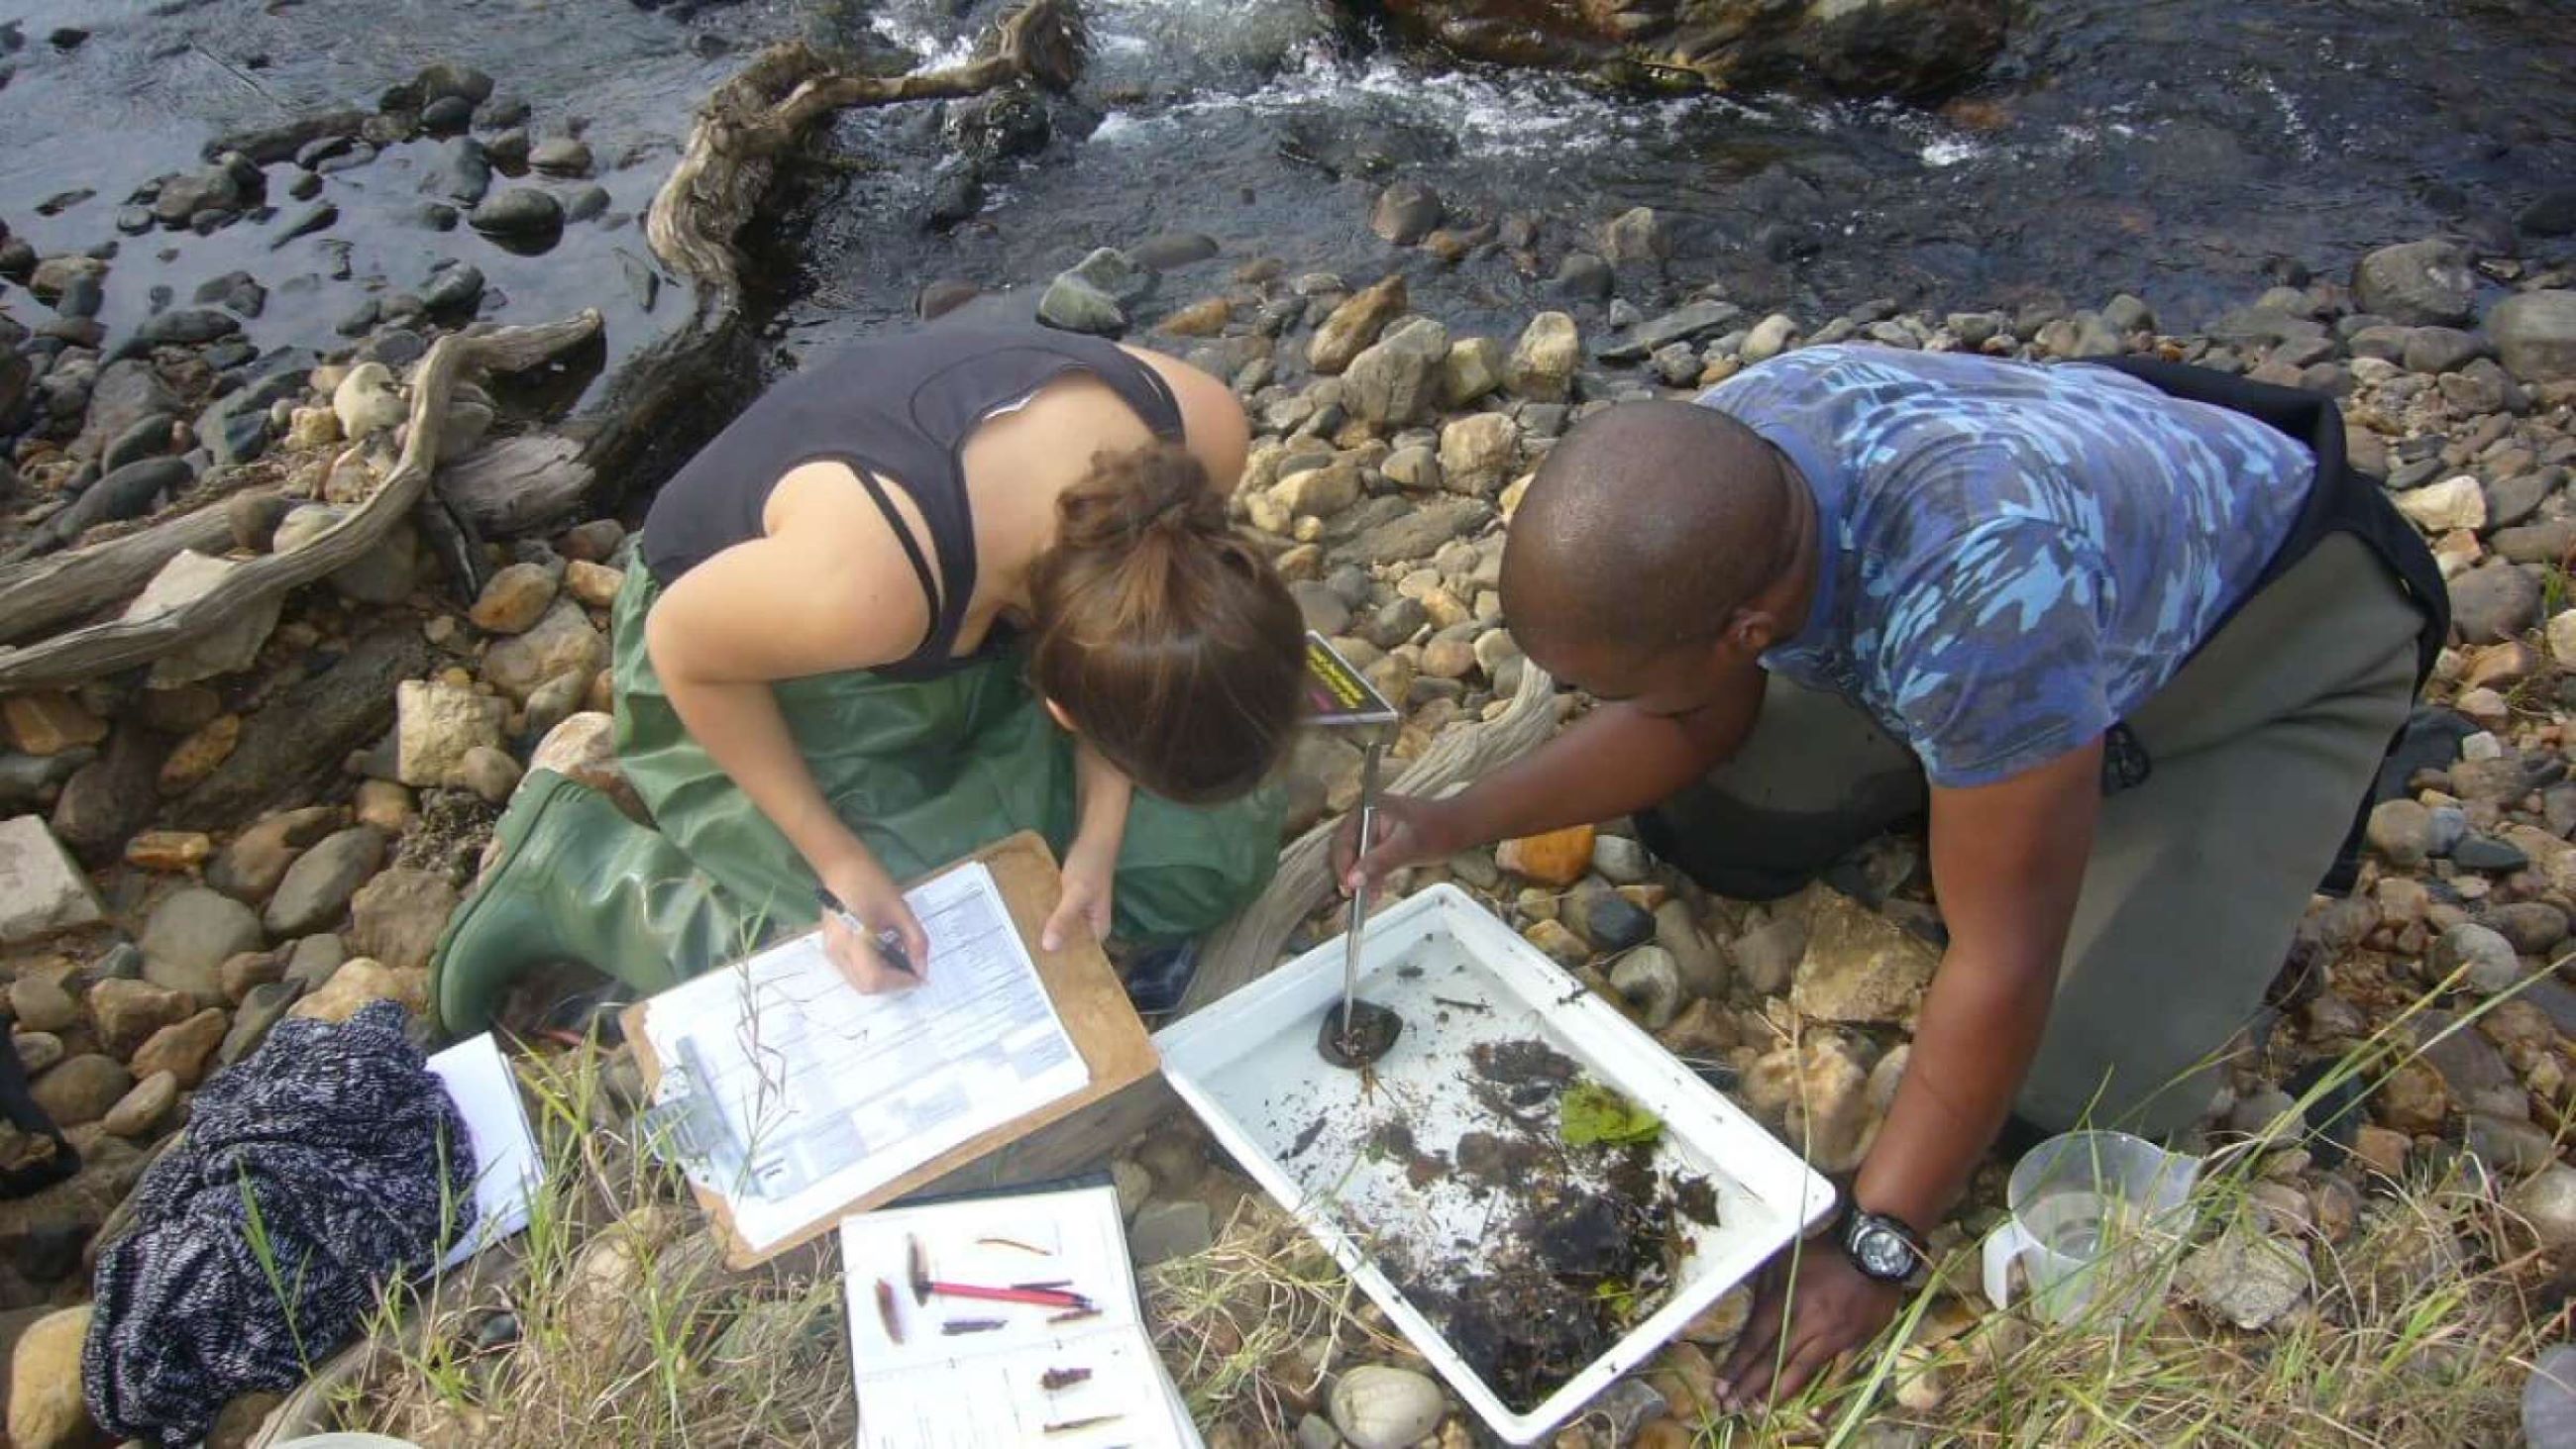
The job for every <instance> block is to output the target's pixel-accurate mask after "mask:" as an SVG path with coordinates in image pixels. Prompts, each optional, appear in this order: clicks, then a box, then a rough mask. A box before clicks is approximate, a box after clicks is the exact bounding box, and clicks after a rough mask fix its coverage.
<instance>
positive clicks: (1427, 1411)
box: [1330, 1364, 1449, 1449]
mask: <svg viewBox="0 0 2576 1449" xmlns="http://www.w3.org/2000/svg"><path fill="white" fill-rule="evenodd" d="M1330 1402H1331V1409H1332V1416H1333V1427H1334V1428H1336V1429H1339V1430H1340V1431H1341V1433H1342V1438H1343V1439H1344V1440H1346V1441H1348V1442H1349V1443H1350V1444H1351V1445H1353V1446H1354V1449H1411V1446H1412V1445H1414V1444H1415V1443H1417V1442H1419V1441H1421V1440H1423V1439H1425V1438H1428V1437H1429V1436H1430V1435H1431V1434H1432V1432H1433V1431H1435V1430H1437V1429H1438V1428H1439V1427H1440V1420H1441V1419H1442V1418H1443V1417H1445V1416H1446V1415H1447V1414H1448V1412H1449V1400H1448V1398H1447V1396H1445V1395H1443V1394H1442V1393H1441V1392H1440V1386H1439V1385H1438V1384H1435V1383H1433V1382H1432V1381H1431V1380H1430V1379H1428V1378H1425V1377H1424V1376H1422V1375H1421V1374H1418V1373H1415V1372H1414V1371H1413V1370H1411V1369H1407V1368H1396V1367H1393V1366H1391V1365H1387V1364H1361V1365H1360V1366H1358V1367H1357V1368H1353V1369H1349V1370H1346V1371H1345V1372H1344V1373H1343V1374H1342V1376H1341V1377H1340V1378H1339V1379H1336V1380H1335V1381H1334V1383H1333V1392H1332V1397H1331V1400H1330Z"/></svg>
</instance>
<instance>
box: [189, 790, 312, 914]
mask: <svg viewBox="0 0 2576 1449" xmlns="http://www.w3.org/2000/svg"><path fill="white" fill-rule="evenodd" d="M340 820H341V815H340V812H339V811H337V810H335V809H332V808H331V807H329V806H325V805H315V806H308V807H306V808H304V809H301V810H289V811H286V812H284V813H282V814H277V815H271V816H268V817H266V818H265V819H262V820H260V821H259V822H258V823H256V824H254V825H252V826H251V827H250V828H249V829H248V830H245V831H243V832H242V833H241V834H240V836H238V837H237V838H235V839H234V841H233V843H232V844H230V845H227V846H225V847H224V848H223V850H221V851H220V852H218V853H217V854H216V856H215V858H214V860H213V862H212V863H210V864H209V865H208V866H207V867H206V884H208V885H210V886H213V887H214V888H215V889H216V890H219V891H222V892H223V893H224V894H225V895H228V896H231V897H232V898H233V899H235V900H238V901H244V902H247V903H249V904H251V905H258V904H260V903H262V902H264V901H266V900H267V899H268V898H269V896H270V894H271V893H273V892H274V891H276V889H277V883H278V882H279V881H282V880H284V879H285V878H286V872H287V868H288V867H289V866H291V865H293V864H294V863H295V859H296V856H297V855H298V854H300V853H301V852H302V851H303V850H304V849H305V848H306V847H307V846H310V845H311V844H312V843H313V842H315V841H317V840H320V839H321V838H322V837H324V836H326V835H328V834H330V833H331V832H332V831H333V830H335V829H337V828H338V827H339V824H340Z"/></svg>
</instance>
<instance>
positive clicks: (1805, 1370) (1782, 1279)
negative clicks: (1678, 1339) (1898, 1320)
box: [1717, 1238, 1905, 1412]
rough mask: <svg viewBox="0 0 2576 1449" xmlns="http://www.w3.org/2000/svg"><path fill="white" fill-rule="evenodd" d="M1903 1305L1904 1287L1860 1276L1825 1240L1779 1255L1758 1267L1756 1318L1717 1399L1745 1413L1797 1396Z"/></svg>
mask: <svg viewBox="0 0 2576 1449" xmlns="http://www.w3.org/2000/svg"><path fill="white" fill-rule="evenodd" d="M1791 1252H1795V1254H1796V1261H1795V1263H1794V1265H1793V1264H1792V1262H1791V1257H1790V1254H1791ZM1904 1301H1905V1290H1904V1289H1902V1288H1899V1287H1897V1286H1895V1285H1894V1284H1890V1283H1881V1282H1879V1281H1878V1280H1877V1279H1875V1278H1872V1277H1870V1276H1869V1275H1868V1274H1866V1273H1863V1272H1862V1271H1861V1270H1860V1269H1859V1268H1857V1267H1855V1266H1854V1265H1853V1263H1852V1261H1851V1259H1849V1258H1847V1257H1845V1256H1843V1252H1842V1250H1841V1249H1840V1248H1838V1247H1836V1246H1835V1245H1834V1244H1833V1243H1832V1241H1830V1240H1829V1239H1826V1238H1817V1239H1814V1240H1812V1241H1810V1242H1808V1243H1807V1244H1805V1245H1804V1246H1803V1247H1799V1248H1794V1249H1791V1250H1786V1251H1783V1252H1782V1253H1781V1255H1780V1256H1779V1257H1777V1258H1774V1259H1772V1260H1771V1264H1770V1266H1769V1267H1767V1268H1765V1269H1763V1270H1762V1278H1761V1282H1760V1284H1759V1285H1758V1286H1757V1287H1756V1288H1755V1290H1754V1299H1753V1317H1752V1318H1751V1319H1750V1320H1749V1321H1747V1322H1746V1324H1745V1325H1744V1336H1743V1337H1742V1338H1739V1339H1737V1340H1736V1343H1735V1352H1734V1353H1733V1354H1731V1355H1729V1356H1728V1358H1727V1361H1726V1366H1725V1367H1724V1368H1723V1369H1721V1370H1720V1371H1719V1373H1718V1376H1717V1391H1718V1398H1719V1401H1720V1402H1721V1403H1723V1404H1724V1405H1725V1407H1726V1408H1727V1409H1728V1410H1730V1411H1735V1412H1742V1411H1744V1410H1747V1409H1753V1408H1757V1407H1759V1406H1761V1405H1763V1404H1766V1403H1771V1402H1774V1401H1777V1400H1780V1399H1786V1398H1792V1397H1795V1396H1796V1394H1797V1393H1798V1391H1799V1390H1800V1389H1803V1388H1805V1387H1806V1386H1807V1384H1808V1383H1809V1381H1811V1380H1813V1379H1814V1378H1815V1377H1816V1375H1817V1374H1819V1373H1821V1372H1823V1371H1824V1368H1825V1366H1826V1365H1827V1364H1829V1363H1831V1362H1833V1360H1834V1357H1835V1356H1836V1355H1837V1354H1841V1353H1846V1352H1848V1351H1850V1350H1852V1349H1855V1348H1858V1347H1860V1346H1861V1345H1862V1344H1865V1343H1867V1342H1869V1341H1870V1340H1871V1339H1872V1338H1874V1337H1876V1336H1877V1335H1878V1333H1879V1331H1880V1330H1881V1329H1884V1328H1885V1327H1887V1324H1888V1320H1890V1319H1892V1318H1894V1317H1895V1316H1896V1309H1897V1305H1899V1304H1901V1303H1903V1302H1904ZM1775 1371H1776V1373H1777V1377H1774V1373H1775Z"/></svg>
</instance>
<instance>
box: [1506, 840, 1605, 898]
mask: <svg viewBox="0 0 2576 1449" xmlns="http://www.w3.org/2000/svg"><path fill="white" fill-rule="evenodd" d="M1592 836H1593V830H1592V827H1591V826H1589V825H1569V826H1567V827H1566V828H1564V829H1563V830H1551V831H1549V832H1547V833H1546V834H1544V835H1524V836H1520V837H1517V838H1515V839H1512V840H1506V841H1504V842H1503V843H1502V844H1501V845H1500V846H1499V847H1497V848H1496V849H1495V851H1494V863H1495V864H1496V865H1499V866H1501V867H1502V868H1503V869H1505V870H1507V871H1510V872H1511V873H1513V874H1514V875H1517V876H1521V877H1523V878H1524V879H1527V880H1531V881H1535V882H1537V883H1538V884H1540V885H1549V886H1558V887H1564V886H1570V885H1572V884H1574V883H1575V882H1576V881H1578V880H1581V879H1583V872H1584V871H1585V870H1586V869H1587V868H1589V867H1590V866H1591V864H1592Z"/></svg>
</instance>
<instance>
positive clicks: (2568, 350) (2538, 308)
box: [2487, 291, 2576, 382]
mask: <svg viewBox="0 0 2576 1449" xmlns="http://www.w3.org/2000/svg"><path fill="white" fill-rule="evenodd" d="M2487 331H2488V333H2489V334H2490V335H2492V336H2493V337H2494V338H2495V344H2496V356H2497V358H2498V359H2499V360H2500V361H2502V362H2503V363H2504V366H2505V370H2506V371H2507V372H2510V373H2512V374H2513V375H2514V376H2515V377H2516V378H2518V379H2520V380H2521V381H2523V382H2555V381H2559V380H2562V379H2565V378H2571V377H2576V291H2540V292H2522V293H2518V294H2516V295H2514V296H2511V297H2508V298H2506V299H2505V300H2504V301H2503V302H2501V303H2499V304H2498V305H2497V307H2496V309H2495V311H2493V312H2492V313H2490V314H2488V316H2487Z"/></svg>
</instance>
